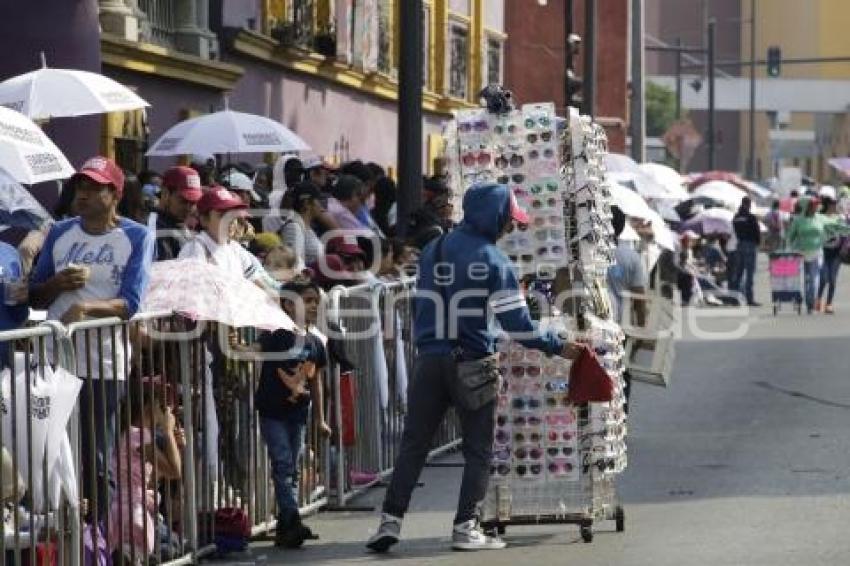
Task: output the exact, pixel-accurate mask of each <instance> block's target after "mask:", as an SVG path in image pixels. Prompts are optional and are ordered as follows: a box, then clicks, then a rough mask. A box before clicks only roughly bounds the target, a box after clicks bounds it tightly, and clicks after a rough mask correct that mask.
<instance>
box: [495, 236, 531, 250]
mask: <svg viewBox="0 0 850 566" xmlns="http://www.w3.org/2000/svg"><path fill="white" fill-rule="evenodd" d="M530 245H531V240H530V239H529V238H528V237H527V236H514V237H510V238H505V239H504V240H503V241H502V246H504V247H505V249H507V250H509V251H519V250H524V249H526V248H527V247H528V246H530Z"/></svg>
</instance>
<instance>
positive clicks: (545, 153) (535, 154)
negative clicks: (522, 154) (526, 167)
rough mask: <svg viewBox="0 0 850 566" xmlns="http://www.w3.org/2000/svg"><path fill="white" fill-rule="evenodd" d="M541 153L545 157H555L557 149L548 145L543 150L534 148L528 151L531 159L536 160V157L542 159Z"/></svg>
mask: <svg viewBox="0 0 850 566" xmlns="http://www.w3.org/2000/svg"><path fill="white" fill-rule="evenodd" d="M541 155H542V156H543V157H544V158H545V159H553V158H554V157H555V150H553V149H552V148H551V147H547V148H546V149H544V150H543V151H542V152H541V151H538V150H536V149H532V150H531V151H529V152H528V158H529V159H531V160H532V161H534V160H536V159H540V156H541Z"/></svg>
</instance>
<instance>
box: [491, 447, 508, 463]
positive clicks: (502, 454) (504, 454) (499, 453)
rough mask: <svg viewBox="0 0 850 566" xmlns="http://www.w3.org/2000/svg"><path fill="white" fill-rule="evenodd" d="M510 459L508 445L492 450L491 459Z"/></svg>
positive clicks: (500, 460)
mask: <svg viewBox="0 0 850 566" xmlns="http://www.w3.org/2000/svg"><path fill="white" fill-rule="evenodd" d="M510 459H511V449H510V447H509V446H500V447H498V448H496V449H495V450H493V461H494V462H496V463H498V462H509V461H510Z"/></svg>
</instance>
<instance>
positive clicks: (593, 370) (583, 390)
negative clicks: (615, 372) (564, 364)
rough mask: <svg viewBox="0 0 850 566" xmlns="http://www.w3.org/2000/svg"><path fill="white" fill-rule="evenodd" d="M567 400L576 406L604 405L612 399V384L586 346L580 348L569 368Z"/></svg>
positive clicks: (606, 373) (593, 354)
mask: <svg viewBox="0 0 850 566" xmlns="http://www.w3.org/2000/svg"><path fill="white" fill-rule="evenodd" d="M567 398H568V399H569V400H570V402H571V403H575V404H577V405H581V404H583V403H606V402H608V401H611V400H612V399H613V398H614V382H613V381H611V378H610V377H609V376H608V372H606V371H605V368H603V367H602V364H600V363H599V360H598V359H597V357H596V354H595V353H594V352H593V351H592V350H591V349H590V348H589V347H588V346H582V350H581V353H580V354H579V356H578V358H576V359H575V360H574V361H573V364H572V366H571V367H570V388H569V393H568V395H567Z"/></svg>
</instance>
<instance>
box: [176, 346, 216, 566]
mask: <svg viewBox="0 0 850 566" xmlns="http://www.w3.org/2000/svg"><path fill="white" fill-rule="evenodd" d="M178 349H179V352H180V354H179V355H180V385H181V387H182V389H183V414H184V415H187V416H186V417H185V422H184V424H185V433H186V447H185V448H184V449H183V462H185V463H186V465H185V466H183V489H184V490H185V491H184V493H185V494H186V497H185V499H184V504H185V508H184V509H183V514H184V517H185V518H186V531H185V534H184V536H185V537H186V539H187V540H188V542H189V547H190V548H191V549H192V555H193V556H197V553H198V550H199V548H198V493H197V492H196V491H195V489H196V486H195V470H196V468H195V428H194V422H195V421H194V414H195V413H194V408H193V399H192V392H193V391H194V385H195V380H194V379H193V376H192V369H191V368H192V366H191V364H190V362H189V359H190V358H189V356H190V353H189V342H187V341H186V340H180V344H179V346H178ZM202 371H203V370H202ZM203 465H204V466H207V465H209V462H207V461H206V459H204V460H203Z"/></svg>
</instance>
